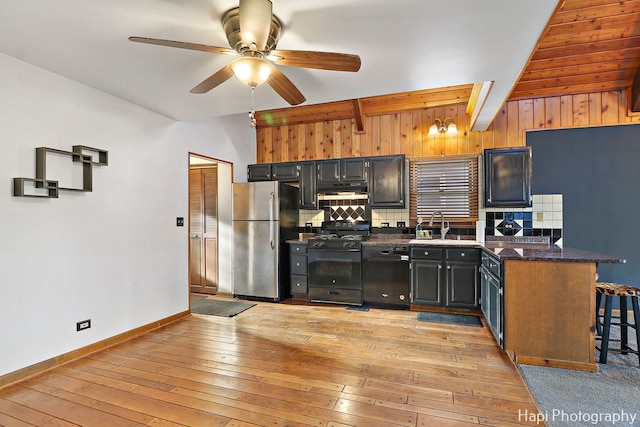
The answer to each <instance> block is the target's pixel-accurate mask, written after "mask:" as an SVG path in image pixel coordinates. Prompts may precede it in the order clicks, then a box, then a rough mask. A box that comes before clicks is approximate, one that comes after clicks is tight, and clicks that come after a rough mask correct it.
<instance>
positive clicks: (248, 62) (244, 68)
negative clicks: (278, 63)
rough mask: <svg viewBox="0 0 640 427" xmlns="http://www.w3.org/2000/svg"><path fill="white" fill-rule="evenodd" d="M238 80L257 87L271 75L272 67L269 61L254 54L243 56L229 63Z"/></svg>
mask: <svg viewBox="0 0 640 427" xmlns="http://www.w3.org/2000/svg"><path fill="white" fill-rule="evenodd" d="M229 67H230V68H231V71H233V75H234V76H235V77H236V79H238V81H239V82H240V83H242V84H244V85H247V86H249V87H257V86H260V85H261V84H263V83H265V82H266V81H267V80H269V77H271V74H272V73H273V70H274V67H273V64H271V63H270V62H269V61H266V60H264V59H262V58H260V57H256V56H243V57H242V58H238V59H234V60H233V61H231V62H230V63H229Z"/></svg>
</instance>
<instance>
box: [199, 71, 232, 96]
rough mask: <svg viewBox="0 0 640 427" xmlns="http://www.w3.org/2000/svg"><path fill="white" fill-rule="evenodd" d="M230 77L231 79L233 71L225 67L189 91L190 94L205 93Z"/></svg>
mask: <svg viewBox="0 0 640 427" xmlns="http://www.w3.org/2000/svg"><path fill="white" fill-rule="evenodd" d="M231 77H233V71H231V68H230V67H229V66H228V65H225V66H224V67H223V68H221V69H219V70H218V71H216V72H215V73H214V74H212V75H210V76H209V77H208V78H207V79H206V80H204V81H203V82H202V83H200V84H199V85H198V86H196V87H194V88H193V89H191V93H207V92H209V91H210V90H211V89H213V88H214V87H216V86H218V85H220V84H222V83H224V82H226V81H227V80H229V79H230V78H231Z"/></svg>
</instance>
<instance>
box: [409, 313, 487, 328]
mask: <svg viewBox="0 0 640 427" xmlns="http://www.w3.org/2000/svg"><path fill="white" fill-rule="evenodd" d="M418 320H419V321H421V322H435V323H449V324H452V325H464V326H479V327H482V322H481V321H480V318H479V317H477V316H470V315H468V314H450V313H436V312H431V311H421V312H420V313H418Z"/></svg>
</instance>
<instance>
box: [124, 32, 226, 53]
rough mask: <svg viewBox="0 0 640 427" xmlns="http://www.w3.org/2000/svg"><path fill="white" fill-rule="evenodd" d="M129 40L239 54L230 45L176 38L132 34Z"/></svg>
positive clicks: (202, 50)
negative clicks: (176, 39) (216, 44)
mask: <svg viewBox="0 0 640 427" xmlns="http://www.w3.org/2000/svg"><path fill="white" fill-rule="evenodd" d="M129 40H131V41H132V42H137V43H146V44H155V45H158V46H169V47H177V48H180V49H190V50H199V51H201V52H210V53H224V54H227V55H237V53H236V51H235V50H233V49H229V48H228V47H218V46H209V45H206V44H198V43H189V42H179V41H175V40H164V39H154V38H150V37H138V36H131V37H129Z"/></svg>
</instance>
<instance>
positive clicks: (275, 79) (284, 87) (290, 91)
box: [267, 68, 307, 105]
mask: <svg viewBox="0 0 640 427" xmlns="http://www.w3.org/2000/svg"><path fill="white" fill-rule="evenodd" d="M267 83H268V84H269V86H271V87H272V88H273V90H275V91H276V92H277V93H278V95H280V96H281V97H282V98H284V100H285V101H287V102H288V103H289V104H291V105H298V104H302V103H303V102H304V101H306V100H307V99H306V98H305V97H304V95H303V94H302V92H300V91H299V90H298V88H297V87H296V86H295V85H294V84H293V82H292V81H291V80H289V79H288V78H287V76H285V75H284V73H283V72H282V71H280V70H278V69H277V68H275V69H274V70H273V74H271V77H269V80H267Z"/></svg>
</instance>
